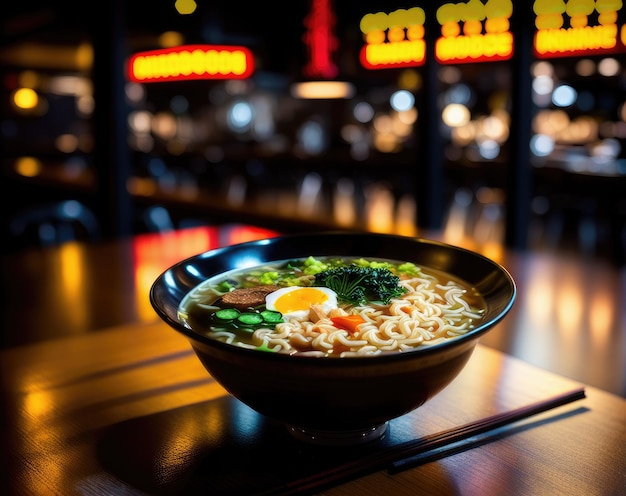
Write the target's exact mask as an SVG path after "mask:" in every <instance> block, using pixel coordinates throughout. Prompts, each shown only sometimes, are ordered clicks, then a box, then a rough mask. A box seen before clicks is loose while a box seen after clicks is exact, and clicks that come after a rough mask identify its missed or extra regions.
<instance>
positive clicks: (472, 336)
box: [149, 231, 517, 366]
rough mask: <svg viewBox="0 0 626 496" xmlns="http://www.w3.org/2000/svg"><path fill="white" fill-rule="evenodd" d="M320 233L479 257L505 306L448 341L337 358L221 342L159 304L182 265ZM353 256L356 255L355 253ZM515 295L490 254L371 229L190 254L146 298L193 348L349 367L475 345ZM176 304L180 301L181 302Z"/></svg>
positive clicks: (290, 236)
mask: <svg viewBox="0 0 626 496" xmlns="http://www.w3.org/2000/svg"><path fill="white" fill-rule="evenodd" d="M320 236H324V237H333V238H337V239H340V238H345V237H352V236H366V237H370V238H372V239H374V238H377V239H380V240H389V241H393V240H398V241H400V242H404V243H415V244H417V245H420V244H421V245H431V246H433V247H439V248H444V249H446V250H451V251H453V252H459V253H463V254H465V255H468V256H471V257H474V258H475V259H476V260H481V261H483V262H484V263H487V264H488V265H491V267H492V268H493V269H494V270H495V271H496V272H498V273H499V274H500V276H502V277H503V281H505V282H506V284H505V286H507V289H508V293H509V295H508V301H507V303H506V304H505V305H504V307H503V308H502V309H501V310H500V312H499V313H498V314H496V315H494V316H493V317H492V318H491V319H489V320H488V321H485V322H482V323H480V324H479V325H478V326H477V327H475V328H474V329H471V330H470V331H468V332H467V333H466V334H463V335H461V336H457V337H455V338H454V339H451V340H447V341H444V342H441V343H437V344H433V345H428V346H424V347H417V348H414V349H411V350H406V351H403V352H398V353H384V354H380V355H368V356H350V357H342V358H341V359H339V360H337V359H335V358H333V357H319V356H317V357H316V356H306V355H304V356H303V355H289V354H286V353H269V352H267V351H259V350H256V349H249V348H244V347H239V346H234V345H232V344H228V343H224V342H222V341H218V340H215V339H212V338H210V337H208V336H205V335H203V334H200V333H199V332H197V331H194V330H192V329H190V328H189V327H188V326H185V325H184V324H183V323H182V322H181V321H180V320H178V319H175V318H173V317H172V316H171V315H170V314H169V313H167V312H166V311H165V310H164V309H163V308H161V306H160V305H159V303H158V296H157V292H158V291H159V290H164V286H166V283H165V280H166V279H167V278H168V277H171V274H172V273H173V272H175V271H177V270H179V269H180V268H181V267H183V266H186V265H189V264H190V263H191V262H193V261H195V260H199V259H202V260H204V259H208V258H216V257H219V256H222V255H224V254H226V253H230V252H236V251H238V250H242V249H250V248H254V247H261V246H267V245H271V244H274V243H278V242H281V243H288V242H289V241H294V240H303V239H306V238H319V237H320ZM312 255H313V256H315V255H314V253H312ZM324 256H332V255H324ZM355 256H358V254H357V255H355ZM287 258H289V257H287ZM379 258H384V257H379ZM389 258H393V257H389ZM278 260H280V259H276V261H278ZM272 261H273V260H272V259H267V260H264V261H260V262H259V264H262V263H269V262H272ZM227 270H232V268H231V269H226V270H224V271H220V272H216V273H215V274H213V275H210V276H206V277H205V278H204V280H206V279H208V278H209V277H213V276H216V275H219V274H220V273H222V272H225V271H227ZM452 275H454V274H452ZM457 277H460V276H457ZM193 287H195V286H191V287H190V288H189V289H188V291H189V290H191V289H192V288H193ZM185 294H186V293H185ZM183 297H184V294H183ZM516 298H517V287H516V283H515V281H514V279H513V277H512V275H511V274H510V272H509V271H508V270H507V269H506V268H505V267H504V266H503V265H501V264H500V263H498V262H496V261H494V260H492V259H490V258H489V257H487V256H485V255H483V254H481V253H478V252H476V251H473V250H470V249H468V248H463V247H460V246H455V245H452V244H449V243H446V242H443V241H438V240H434V239H429V238H424V237H417V236H405V235H398V234H388V233H374V232H367V231H319V232H308V233H305V234H303V233H295V234H293V233H292V234H282V235H277V236H274V237H268V238H263V239H257V240H251V241H245V242H241V243H235V244H231V245H228V246H222V247H218V248H213V249H210V250H207V251H205V252H201V253H198V254H196V255H191V256H189V257H186V258H184V259H182V260H180V261H178V262H176V263H174V264H173V265H171V266H170V267H168V268H166V269H165V270H163V271H162V272H161V273H160V274H159V275H158V276H157V278H156V279H155V280H154V282H153V283H152V285H151V288H150V292H149V300H150V303H151V305H152V307H153V309H154V311H155V312H156V314H157V315H158V316H159V317H160V318H161V319H162V320H163V321H164V322H165V323H167V324H168V325H169V326H170V327H172V328H173V329H174V330H175V331H177V332H179V333H180V334H182V335H184V336H185V337H186V338H187V339H188V340H189V342H190V343H191V344H192V347H194V348H195V347H196V346H202V347H204V346H208V347H209V348H216V349H218V350H224V351H226V352H228V353H235V354H237V355H241V356H249V357H260V356H263V357H264V358H266V359H269V360H277V361H282V360H288V361H289V363H295V361H298V362H305V363H312V362H315V363H320V360H323V362H324V363H327V364H333V365H336V366H349V365H350V364H351V365H354V364H356V363H359V365H363V363H361V362H367V363H371V364H372V365H374V364H381V363H384V362H388V361H394V362H398V361H402V360H410V359H413V358H414V357H415V355H419V356H425V355H431V354H434V353H439V352H441V350H442V349H445V350H449V351H452V350H455V349H457V348H459V347H465V346H466V345H468V344H471V343H472V342H474V343H473V344H476V342H477V341H478V339H479V338H480V337H481V336H482V335H483V334H485V333H486V332H487V331H488V330H490V329H491V328H492V327H494V326H495V325H496V324H498V323H499V322H500V321H501V320H502V319H504V317H505V316H506V315H507V314H508V313H509V311H510V310H511V308H512V307H513V304H514V303H515V301H516ZM181 301H182V298H181ZM178 303H179V304H180V301H179V302H178ZM261 353H263V355H261Z"/></svg>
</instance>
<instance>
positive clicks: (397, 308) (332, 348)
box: [181, 270, 484, 357]
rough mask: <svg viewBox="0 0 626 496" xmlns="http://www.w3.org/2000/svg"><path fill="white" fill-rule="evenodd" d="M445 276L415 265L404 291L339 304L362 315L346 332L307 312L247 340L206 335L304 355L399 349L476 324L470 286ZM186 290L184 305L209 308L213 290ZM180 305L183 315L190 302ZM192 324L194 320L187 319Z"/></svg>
mask: <svg viewBox="0 0 626 496" xmlns="http://www.w3.org/2000/svg"><path fill="white" fill-rule="evenodd" d="M434 274H437V275H434ZM442 276H445V277H447V278H449V276H447V275H445V274H443V273H440V272H437V271H433V273H432V274H430V273H425V272H424V271H423V270H419V271H418V274H417V275H416V276H411V277H407V276H404V277H403V278H401V279H400V282H399V284H400V285H401V286H402V287H403V288H405V289H406V292H405V293H404V294H403V295H402V296H400V297H397V298H392V299H391V300H390V302H389V303H388V304H387V305H383V304H381V303H376V304H375V303H368V304H367V305H362V306H348V305H344V306H343V307H342V308H343V309H344V314H345V313H346V312H347V313H348V314H358V315H360V316H361V317H362V318H363V320H364V321H365V322H364V323H363V324H361V325H360V326H359V327H358V331H356V332H354V333H352V334H351V333H350V332H349V331H347V330H345V329H340V328H337V327H335V326H334V325H333V322H332V320H331V318H330V316H326V317H323V318H321V319H320V320H318V321H317V322H312V321H310V320H308V317H299V318H296V317H289V318H286V319H285V321H284V322H282V323H278V324H276V325H275V327H274V328H273V329H269V328H261V329H256V330H255V331H253V332H250V333H248V338H247V342H244V340H243V339H242V338H241V336H239V337H237V336H236V335H235V333H234V332H229V331H224V330H222V329H215V330H212V329H209V330H208V331H207V335H209V336H211V337H213V338H215V339H219V340H221V341H225V342H227V343H231V344H235V345H238V346H244V347H248V348H256V347H259V346H263V347H266V348H268V349H270V350H273V351H279V352H282V353H289V354H301V355H307V356H329V355H332V356H339V357H348V356H370V355H379V354H382V353H390V352H404V351H408V350H411V349H415V348H417V347H423V346H432V345H435V344H438V343H441V342H442V341H445V340H447V339H450V338H454V337H457V336H462V335H464V334H466V333H467V332H468V331H470V330H471V329H473V328H475V327H476V322H477V321H479V320H480V319H481V318H482V314H483V312H484V306H483V302H482V299H481V298H480V297H479V296H478V295H476V294H469V288H468V287H464V286H463V285H462V284H461V282H460V281H459V282H457V281H456V280H452V279H451V278H449V280H448V279H442ZM192 293H193V294H190V297H189V300H188V301H187V305H188V307H189V306H191V305H195V306H196V307H197V308H214V305H212V304H213V303H214V301H215V298H213V300H211V299H210V298H211V295H215V294H216V291H214V290H211V289H209V290H206V289H204V290H202V291H196V292H193V291H192ZM188 307H186V310H185V311H181V315H186V316H187V317H188V316H189V314H191V311H190V310H189V308H188ZM192 327H193V325H192Z"/></svg>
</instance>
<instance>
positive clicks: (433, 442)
mask: <svg viewBox="0 0 626 496" xmlns="http://www.w3.org/2000/svg"><path fill="white" fill-rule="evenodd" d="M583 398H585V390H584V388H580V389H575V390H573V391H570V392H568V393H564V394H561V395H558V396H555V397H553V398H550V399H547V400H542V401H538V402H536V403H532V404H530V405H526V406H523V407H521V408H517V409H514V410H510V411H508V412H503V413H497V414H495V415H491V416H489V417H486V418H484V419H481V420H478V421H476V422H470V423H469V424H465V425H461V426H457V427H453V428H451V429H447V430H445V431H442V432H439V433H437V434H431V435H428V436H424V437H421V438H419V439H414V440H411V441H406V442H404V443H400V444H397V445H395V446H390V447H388V448H384V449H381V450H380V451H378V452H376V453H372V454H370V455H366V456H363V457H360V458H358V459H355V460H352V461H349V462H346V463H343V464H340V465H337V466H335V467H333V468H330V469H328V470H323V471H321V472H318V473H316V474H313V475H310V476H308V477H303V478H300V479H297V480H295V481H291V482H288V483H286V484H284V485H282V486H280V487H276V488H273V489H271V490H269V491H267V492H263V493H261V494H262V495H263V496H270V495H271V496H278V495H281V496H287V495H290V494H303V493H304V494H307V493H310V492H311V491H313V490H319V489H323V488H328V487H331V486H333V485H337V484H339V483H342V482H346V481H348V480H351V479H354V478H356V477H358V476H361V475H365V474H367V473H371V472H375V471H377V470H381V469H383V468H385V467H389V469H390V472H392V473H394V472H399V471H400V470H402V469H403V465H404V463H403V460H407V459H412V458H414V457H416V456H417V455H420V454H423V453H426V452H429V451H432V450H435V449H439V448H442V447H444V446H448V445H450V444H453V443H457V442H460V441H463V440H466V439H469V438H471V437H474V436H477V435H479V434H484V433H485V432H488V431H491V430H494V429H497V428H499V427H503V426H505V425H509V424H512V423H514V422H517V421H520V420H523V419H525V418H528V417H531V416H533V415H537V414H539V413H542V412H545V411H548V410H551V409H553V408H557V407H559V406H562V405H565V404H567V403H571V402H573V401H576V400H580V399H583ZM409 463H410V461H409Z"/></svg>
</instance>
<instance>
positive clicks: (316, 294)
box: [274, 288, 328, 314]
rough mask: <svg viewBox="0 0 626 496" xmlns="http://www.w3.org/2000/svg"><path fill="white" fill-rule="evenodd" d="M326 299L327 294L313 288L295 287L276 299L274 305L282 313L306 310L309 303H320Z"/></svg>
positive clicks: (309, 305)
mask: <svg viewBox="0 0 626 496" xmlns="http://www.w3.org/2000/svg"><path fill="white" fill-rule="evenodd" d="M326 300H328V295H327V294H325V293H324V292H323V291H318V290H317V289H314V288H302V289H296V290H294V291H291V292H289V293H286V294H284V295H283V296H281V297H280V298H278V299H277V300H276V302H275V303H274V307H275V308H276V310H278V311H279V312H280V313H282V314H286V313H290V312H296V311H298V310H308V309H309V308H310V307H311V305H315V304H321V303H324V302H325V301H326Z"/></svg>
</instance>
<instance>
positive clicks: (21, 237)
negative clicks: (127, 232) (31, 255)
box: [5, 200, 101, 249]
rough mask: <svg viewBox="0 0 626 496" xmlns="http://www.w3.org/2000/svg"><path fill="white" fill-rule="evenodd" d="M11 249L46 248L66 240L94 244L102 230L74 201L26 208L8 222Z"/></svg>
mask: <svg viewBox="0 0 626 496" xmlns="http://www.w3.org/2000/svg"><path fill="white" fill-rule="evenodd" d="M8 227H9V238H10V239H8V240H5V243H7V244H8V245H9V247H10V248H12V249H19V248H28V247H45V246H54V245H60V244H62V243H66V242H68V241H76V240H80V241H96V240H98V239H100V237H101V227H100V223H99V221H98V219H97V218H96V216H95V215H94V213H93V212H92V211H91V210H90V209H89V208H88V207H86V206H85V205H83V204H82V203H80V202H78V201H76V200H67V201H60V202H55V203H49V204H44V205H37V206H33V207H29V208H27V209H25V210H22V211H21V212H18V213H17V214H14V215H13V217H12V218H11V219H10V220H9V226H8Z"/></svg>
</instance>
